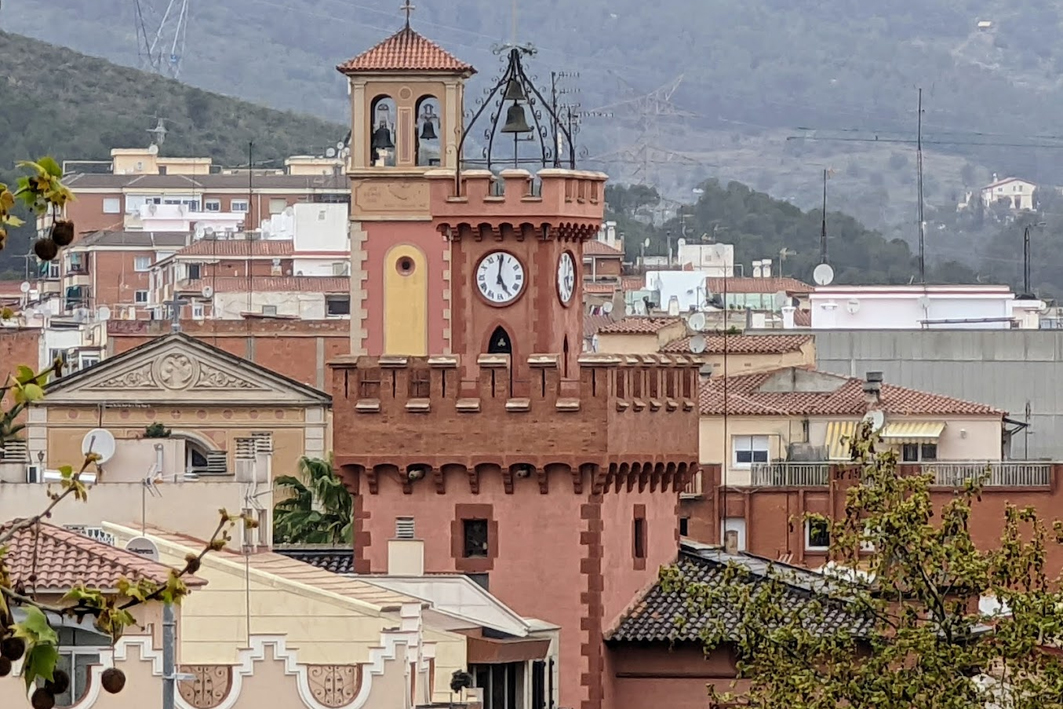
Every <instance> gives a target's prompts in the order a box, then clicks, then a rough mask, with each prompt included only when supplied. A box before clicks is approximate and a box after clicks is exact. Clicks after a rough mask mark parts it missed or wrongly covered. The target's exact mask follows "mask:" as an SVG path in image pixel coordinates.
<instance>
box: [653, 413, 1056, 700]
mask: <svg viewBox="0 0 1063 709" xmlns="http://www.w3.org/2000/svg"><path fill="white" fill-rule="evenodd" d="M855 438H856V440H855V441H854V442H853V444H852V449H853V457H854V460H857V461H858V462H857V463H854V465H853V468H852V470H851V471H850V473H849V474H848V476H847V477H849V478H850V479H851V481H852V482H853V484H852V486H851V487H849V489H848V490H847V491H846V496H845V513H844V517H843V518H842V519H839V520H833V519H828V518H826V517H822V516H819V515H808V516H806V520H807V521H809V522H810V523H813V524H817V525H823V526H824V527H825V528H826V529H827V530H828V532H829V534H830V552H829V556H830V558H831V563H830V564H829V566H830V567H831V568H832V570H833V577H832V576H831V575H825V576H824V581H823V584H822V585H821V586H819V587H817V588H815V589H810V590H813V591H815V592H816V593H817V594H818V595H819V598H820V600H818V601H817V602H814V603H810V604H806V605H805V606H804V607H803V608H801V609H797V610H792V609H787V610H784V606H783V605H781V604H780V600H781V597H782V596H781V594H782V592H783V589H784V588H786V586H787V584H788V583H790V582H791V579H789V578H788V574H787V573H786V571H785V570H784V569H776V570H775V571H773V573H771V574H769V580H768V581H766V582H764V583H762V584H761V585H759V586H758V587H757V588H756V589H755V590H754V591H753V592H749V591H748V585H741V584H726V583H722V584H718V585H714V586H712V587H706V586H704V585H699V584H692V583H691V582H689V581H688V580H686V579H684V578H683V576H682V573H681V572H680V571H679V570H678V569H677V568H669V569H664V570H662V578H663V581H664V583H665V585H666V586H667V587H669V588H671V589H673V590H678V589H680V588H682V587H686V588H685V590H686V591H687V596H688V598H690V599H691V603H692V605H693V606H695V607H692V608H691V609H690V613H694V614H698V617H706V616H708V617H713V616H717V617H721V616H722V613H719V612H718V609H720V608H726V609H727V610H728V611H729V612H728V616H729V617H731V618H738V619H740V620H739V630H738V631H737V632H732V633H731V634H730V635H727V634H725V633H724V632H723V628H724V627H725V626H724V625H723V622H722V619H721V621H720V622H718V623H715V624H713V625H710V627H709V628H708V630H707V631H706V633H705V635H704V641H705V645H706V648H707V649H714V648H717V647H719V646H720V645H722V644H724V643H729V644H731V646H732V647H733V650H734V653H735V655H736V657H737V667H738V672H739V676H740V677H741V678H743V679H747V680H749V681H750V688H749V690H748V692H747V693H746V694H745V696H744V697H742V700H743V701H744V702H745V704H743V706H749V707H751V708H752V709H792V708H794V707H800V708H801V709H836V708H837V707H840V706H845V707H850V708H851V709H872V708H874V709H883V708H884V709H968V708H973V707H979V708H989V707H992V708H994V709H1004V708H1006V709H1035V708H1036V709H1043V708H1053V709H1058V708H1059V707H1061V706H1063V660H1061V658H1060V657H1059V653H1058V650H1057V648H1059V647H1060V643H1061V642H1063V592H1061V591H1060V590H1059V583H1058V582H1059V579H1057V578H1050V577H1049V576H1048V574H1047V571H1046V567H1045V563H1046V562H1045V559H1046V554H1047V551H1048V547H1049V545H1050V544H1052V545H1054V544H1058V543H1061V542H1063V526H1061V525H1060V524H1059V523H1058V522H1057V523H1056V524H1055V525H1054V526H1053V527H1052V529H1051V530H1049V529H1048V528H1047V527H1046V525H1045V524H1044V522H1042V521H1041V520H1040V519H1039V518H1038V516H1037V514H1036V512H1035V511H1034V510H1033V509H1031V508H1018V507H1016V506H1014V505H1009V506H1008V507H1007V508H1006V510H1005V513H1004V519H1003V523H1002V527H1003V533H1002V535H1001V540H1000V545H999V547H997V548H993V549H987V550H980V549H978V548H976V547H975V545H974V542H973V541H972V539H971V534H970V530H969V524H970V521H971V508H972V504H973V503H974V502H975V501H976V500H977V499H978V496H979V483H980V481H978V480H968V481H966V483H965V486H964V487H963V489H961V490H958V491H957V492H956V494H955V496H954V497H953V498H952V499H951V500H950V501H949V502H947V503H945V504H944V505H943V506H940V508H938V506H936V505H935V504H934V503H933V501H932V499H931V495H930V486H931V484H932V483H933V474H924V475H907V474H901V473H899V472H898V467H897V456H896V453H895V452H892V451H886V452H876V450H875V441H874V440H872V436H871V434H870V427H869V426H867V425H865V426H863V427H862V430H861V431H860V432H859V433H858V434H857V436H856V437H855ZM728 573H729V574H731V575H732V576H731V578H734V575H738V574H743V573H746V572H744V571H743V570H742V569H741V568H740V567H738V566H737V565H732V566H731V567H729V569H728ZM804 587H806V588H807V582H806V584H805V586H804ZM986 599H993V601H994V602H995V604H996V608H997V610H996V611H988V612H986V611H981V610H979V604H980V601H985V600H986ZM837 604H845V605H846V606H848V608H849V609H850V610H855V611H857V612H859V613H860V614H862V615H863V616H864V617H866V618H867V619H868V620H869V621H870V625H871V627H872V630H870V631H869V632H862V633H860V634H859V635H860V637H857V636H856V635H857V634H855V633H850V632H848V631H846V630H845V629H842V630H839V631H838V632H836V633H833V634H827V635H822V634H819V633H817V632H816V629H817V628H822V627H823V623H822V621H824V620H826V618H827V616H828V615H829V614H830V613H831V612H832V610H833V609H835V608H836V607H837ZM710 694H711V696H712V703H713V705H714V706H720V704H721V703H724V702H728V701H734V700H735V699H736V697H734V696H731V695H729V694H728V693H725V692H718V691H717V690H716V689H715V688H713V689H711V690H710Z"/></svg>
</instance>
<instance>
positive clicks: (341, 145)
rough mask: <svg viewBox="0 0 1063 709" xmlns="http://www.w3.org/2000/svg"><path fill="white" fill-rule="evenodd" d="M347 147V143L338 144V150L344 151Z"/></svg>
mask: <svg viewBox="0 0 1063 709" xmlns="http://www.w3.org/2000/svg"><path fill="white" fill-rule="evenodd" d="M346 145H347V144H346V143H344V142H343V141H342V140H341V141H340V142H338V143H336V150H343V148H344V147H346Z"/></svg>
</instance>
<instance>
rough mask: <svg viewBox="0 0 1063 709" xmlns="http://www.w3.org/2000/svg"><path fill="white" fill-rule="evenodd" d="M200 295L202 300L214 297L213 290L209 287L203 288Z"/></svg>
mask: <svg viewBox="0 0 1063 709" xmlns="http://www.w3.org/2000/svg"><path fill="white" fill-rule="evenodd" d="M200 295H202V296H203V297H204V298H210V297H211V296H213V295H214V288H213V287H211V286H203V290H201V291H200Z"/></svg>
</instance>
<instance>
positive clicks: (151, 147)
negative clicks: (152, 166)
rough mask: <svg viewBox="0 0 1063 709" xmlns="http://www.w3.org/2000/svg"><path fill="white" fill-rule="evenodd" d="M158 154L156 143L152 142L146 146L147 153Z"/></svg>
mask: <svg viewBox="0 0 1063 709" xmlns="http://www.w3.org/2000/svg"><path fill="white" fill-rule="evenodd" d="M158 154H159V146H158V145H156V144H155V143H152V144H151V145H149V146H148V155H158Z"/></svg>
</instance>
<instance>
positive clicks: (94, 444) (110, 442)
mask: <svg viewBox="0 0 1063 709" xmlns="http://www.w3.org/2000/svg"><path fill="white" fill-rule="evenodd" d="M114 449H115V443H114V435H113V434H112V433H111V432H110V431H108V430H106V429H103V428H94V429H92V430H91V431H89V432H88V433H86V434H85V438H84V439H82V441H81V453H82V455H88V454H89V453H95V454H96V455H98V456H99V459H98V460H97V461H96V462H97V463H106V462H107V461H109V460H110V459H111V458H113V457H114Z"/></svg>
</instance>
